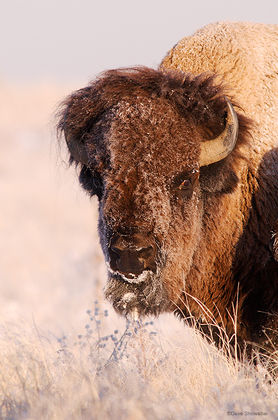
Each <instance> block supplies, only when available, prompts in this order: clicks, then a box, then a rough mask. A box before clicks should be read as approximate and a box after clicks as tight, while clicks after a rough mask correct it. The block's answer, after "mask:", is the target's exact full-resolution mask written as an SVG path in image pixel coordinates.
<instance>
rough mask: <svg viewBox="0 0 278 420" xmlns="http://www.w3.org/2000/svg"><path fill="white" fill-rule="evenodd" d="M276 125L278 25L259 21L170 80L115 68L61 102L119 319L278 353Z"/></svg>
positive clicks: (176, 59) (184, 49) (211, 38)
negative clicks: (209, 327)
mask: <svg viewBox="0 0 278 420" xmlns="http://www.w3.org/2000/svg"><path fill="white" fill-rule="evenodd" d="M277 115H278V25H263V24H250V23H217V24H211V25H208V26H206V27H204V28H203V29H201V30H199V31H197V32H196V33H195V34H194V35H193V36H191V37H186V38H184V39H182V40H181V41H180V42H179V43H178V44H176V45H175V46H174V47H173V49H172V50H171V51H170V52H169V53H168V54H167V55H166V57H165V58H164V59H163V61H162V63H161V65H160V66H159V68H158V69H156V70H155V69H150V68H147V67H135V68H127V69H116V70H110V71H106V72H104V73H103V74H101V75H100V76H99V77H98V78H97V79H96V80H94V81H93V82H91V83H90V84H89V85H88V86H87V87H84V88H83V89H80V90H78V91H76V92H74V93H73V94H71V95H70V96H69V97H68V98H67V99H66V100H65V101H64V102H63V104H62V107H61V110H60V115H59V118H60V119H59V123H58V129H59V130H60V131H61V132H62V134H64V137H65V140H66V144H67V146H68V149H69V152H70V162H71V163H73V162H75V163H76V164H78V165H79V167H80V175H79V180H80V183H81V185H82V186H83V188H84V189H85V190H87V191H88V193H89V194H90V195H91V196H93V195H96V196H97V197H98V200H99V224H98V229H99V236H100V243H101V246H102V249H103V253H104V256H105V260H106V264H107V271H108V283H107V286H106V291H105V294H106V297H107V298H108V299H109V300H110V301H111V302H112V303H113V306H114V308H115V309H116V310H117V311H118V312H120V313H122V314H124V315H128V314H132V313H133V314H136V313H137V314H138V315H139V316H145V315H151V314H152V315H158V314H160V313H161V312H163V311H173V312H175V313H176V314H179V315H181V316H182V317H184V318H189V319H191V321H192V319H193V320H194V322H195V323H196V325H197V326H198V327H199V328H200V329H203V331H206V327H205V324H206V323H209V322H211V321H212V319H213V322H215V323H217V324H218V325H220V327H223V328H224V329H225V331H226V332H227V334H228V336H229V337H233V336H234V333H235V332H236V333H237V339H238V342H239V343H240V344H241V345H242V346H244V345H246V343H249V344H250V345H251V346H252V345H256V346H260V347H261V348H264V349H268V350H271V349H274V348H275V347H276V348H277V345H278V339H277V327H278V315H277V312H278V263H277V262H276V260H275V258H274V255H273V252H272V251H271V247H270V242H271V237H272V235H273V229H274V226H275V221H276V219H277V214H278V159H277V158H278V149H277V145H278V118H277ZM216 336H217V334H216V335H215V338H216ZM216 339H217V338H216Z"/></svg>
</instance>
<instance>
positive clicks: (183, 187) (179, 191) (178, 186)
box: [173, 169, 199, 198]
mask: <svg viewBox="0 0 278 420" xmlns="http://www.w3.org/2000/svg"><path fill="white" fill-rule="evenodd" d="M198 175H199V171H197V170H196V169H194V170H193V171H185V172H182V173H181V174H179V175H178V176H177V177H176V178H174V181H173V189H174V192H175V194H176V196H177V197H179V198H190V197H191V196H192V193H193V188H194V185H195V183H196V181H197V179H198Z"/></svg>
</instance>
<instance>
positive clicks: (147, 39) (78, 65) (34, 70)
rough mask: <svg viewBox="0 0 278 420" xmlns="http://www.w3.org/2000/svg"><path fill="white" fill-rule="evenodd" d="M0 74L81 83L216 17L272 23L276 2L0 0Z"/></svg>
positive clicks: (151, 60) (150, 57) (152, 61)
mask: <svg viewBox="0 0 278 420" xmlns="http://www.w3.org/2000/svg"><path fill="white" fill-rule="evenodd" d="M0 15H1V16H0V46H1V49H0V57H1V58H0V63H1V66H0V80H1V79H2V80H4V81H12V82H33V81H42V80H43V81H45V80H46V81H55V82H62V83H65V82H72V81H74V82H75V81H78V82H81V83H86V82H87V81H88V79H90V78H91V77H92V76H93V75H94V74H96V73H98V72H99V71H102V70H103V69H106V68H112V67H119V66H127V65H133V64H145V65H149V66H156V65H157V64H158V63H159V62H160V60H161V58H162V57H163V56H164V55H165V53H166V52H167V50H169V49H170V48H171V47H172V46H173V44H175V43H176V42H177V40H179V39H180V38H181V37H183V36H185V35H189V34H191V33H192V32H193V31H195V30H196V29H197V28H199V27H201V26H203V25H205V24H207V23H210V22H215V21H218V20H245V21H255V22H264V23H277V15H278V2H277V1H276V0H264V1H259V0H226V1H225V0H209V1H205V0H204V1H202V0H190V1H188V0H168V1H166V0H140V1H132V0H115V1H112V0H106V1H95V0H10V1H4V0H2V1H1V13H0Z"/></svg>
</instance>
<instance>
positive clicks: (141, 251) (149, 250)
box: [136, 245, 154, 259]
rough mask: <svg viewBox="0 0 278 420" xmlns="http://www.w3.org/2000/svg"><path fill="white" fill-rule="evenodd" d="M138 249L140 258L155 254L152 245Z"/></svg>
mask: <svg viewBox="0 0 278 420" xmlns="http://www.w3.org/2000/svg"><path fill="white" fill-rule="evenodd" d="M136 251H137V254H138V258H142V259H147V258H150V257H152V256H153V255H154V249H153V247H152V246H151V245H150V246H148V247H146V248H140V249H137V250H136Z"/></svg>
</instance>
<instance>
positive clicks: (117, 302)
mask: <svg viewBox="0 0 278 420" xmlns="http://www.w3.org/2000/svg"><path fill="white" fill-rule="evenodd" d="M105 297H106V298H107V299H108V300H109V301H110V302H111V303H112V305H113V307H114V309H115V310H116V312H118V313H120V314H121V315H124V316H128V315H132V314H138V316H140V317H142V316H148V315H154V316H157V315H159V314H160V313H161V312H164V311H167V310H168V309H169V308H168V307H169V299H168V298H167V293H166V290H165V288H164V287H163V285H162V283H161V278H160V275H159V273H153V272H152V271H150V270H145V271H143V272H142V273H141V274H140V275H138V276H135V275H134V274H125V275H123V274H122V273H119V272H115V271H113V270H111V269H110V267H109V266H108V283H107V286H106V289H105Z"/></svg>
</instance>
